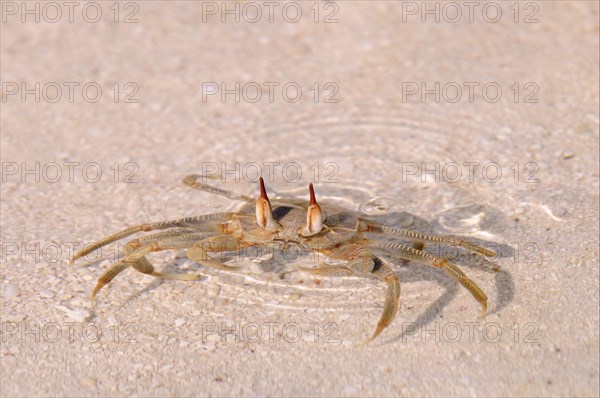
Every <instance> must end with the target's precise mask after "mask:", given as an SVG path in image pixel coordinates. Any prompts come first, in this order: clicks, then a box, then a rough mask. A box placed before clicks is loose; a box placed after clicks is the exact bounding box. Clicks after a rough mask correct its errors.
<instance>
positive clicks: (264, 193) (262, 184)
mask: <svg viewBox="0 0 600 398" xmlns="http://www.w3.org/2000/svg"><path fill="white" fill-rule="evenodd" d="M260 197H261V198H264V199H266V200H267V201H269V197H268V196H267V190H266V189H265V180H263V178H262V177H260ZM269 203H270V202H269Z"/></svg>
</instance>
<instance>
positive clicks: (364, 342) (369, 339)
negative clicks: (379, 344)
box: [358, 335, 377, 348]
mask: <svg viewBox="0 0 600 398" xmlns="http://www.w3.org/2000/svg"><path fill="white" fill-rule="evenodd" d="M375 337H377V335H373V336H371V337H369V338H368V339H364V340H363V341H362V342H361V343H360V344H359V345H358V346H359V347H361V348H362V347H365V346H366V345H367V344H369V343H370V342H372V341H373V340H375Z"/></svg>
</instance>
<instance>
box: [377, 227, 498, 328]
mask: <svg viewBox="0 0 600 398" xmlns="http://www.w3.org/2000/svg"><path fill="white" fill-rule="evenodd" d="M366 244H367V246H368V247H378V248H382V249H386V250H388V251H389V254H391V255H392V256H394V257H398V258H401V259H405V260H413V261H417V262H419V263H423V264H427V265H431V266H433V267H437V268H442V269H444V271H446V272H447V273H448V274H449V275H450V276H451V277H452V278H453V279H454V280H455V281H457V282H458V283H460V284H461V285H463V286H464V287H465V288H466V289H467V290H468V291H469V293H471V295H472V296H473V297H474V298H475V300H477V301H478V302H479V304H480V305H481V313H480V314H479V316H480V317H481V318H483V317H485V314H486V312H487V296H486V295H485V293H484V292H483V290H481V288H480V287H479V286H477V284H476V283H475V282H473V281H472V280H471V279H469V278H468V277H467V275H466V274H465V273H464V272H462V271H461V270H460V269H459V268H458V267H457V266H456V265H454V264H452V263H450V262H449V261H448V260H447V259H445V258H442V257H438V256H434V255H433V254H429V253H426V252H423V251H420V250H417V249H415V248H413V247H410V246H406V245H403V244H401V243H396V242H383V241H378V240H370V239H368V240H367V241H366ZM398 252H399V253H398Z"/></svg>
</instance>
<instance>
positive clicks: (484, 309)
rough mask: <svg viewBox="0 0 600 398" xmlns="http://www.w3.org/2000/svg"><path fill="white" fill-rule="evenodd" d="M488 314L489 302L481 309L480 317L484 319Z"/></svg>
mask: <svg viewBox="0 0 600 398" xmlns="http://www.w3.org/2000/svg"><path fill="white" fill-rule="evenodd" d="M486 315H487V304H486V305H482V308H481V311H480V312H479V319H484V318H485V316H486Z"/></svg>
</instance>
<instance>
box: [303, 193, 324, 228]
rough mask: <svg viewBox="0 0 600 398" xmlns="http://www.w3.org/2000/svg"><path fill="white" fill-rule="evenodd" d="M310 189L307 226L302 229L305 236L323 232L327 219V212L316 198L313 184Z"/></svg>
mask: <svg viewBox="0 0 600 398" xmlns="http://www.w3.org/2000/svg"><path fill="white" fill-rule="evenodd" d="M308 190H309V191H310V203H309V205H308V211H307V212H306V226H305V227H304V229H303V231H302V235H304V236H312V235H315V234H318V233H319V232H321V230H322V229H323V223H324V221H325V212H324V211H323V210H321V206H319V204H318V203H317V200H316V199H315V190H314V188H313V184H310V185H309V186H308Z"/></svg>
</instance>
